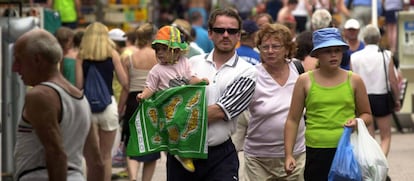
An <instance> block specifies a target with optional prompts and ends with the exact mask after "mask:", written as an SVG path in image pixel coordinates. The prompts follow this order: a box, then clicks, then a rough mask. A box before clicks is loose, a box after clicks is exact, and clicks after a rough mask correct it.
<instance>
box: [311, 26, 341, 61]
mask: <svg viewBox="0 0 414 181" xmlns="http://www.w3.org/2000/svg"><path fill="white" fill-rule="evenodd" d="M312 41H313V49H312V51H311V53H310V55H311V56H314V54H315V51H316V50H318V49H321V48H327V47H333V46H342V47H344V48H345V49H348V48H349V46H348V44H346V43H345V42H344V41H343V39H342V36H341V33H340V32H339V30H338V29H337V28H322V29H319V30H316V31H314V32H313V37H312Z"/></svg>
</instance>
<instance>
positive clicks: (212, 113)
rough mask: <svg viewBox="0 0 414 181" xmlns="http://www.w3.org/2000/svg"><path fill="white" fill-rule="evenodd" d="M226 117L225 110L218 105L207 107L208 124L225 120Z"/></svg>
mask: <svg viewBox="0 0 414 181" xmlns="http://www.w3.org/2000/svg"><path fill="white" fill-rule="evenodd" d="M225 117H226V114H224V111H223V109H221V107H220V106H218V105H217V104H213V105H210V106H208V107H207V119H208V123H214V122H217V120H223V119H224V118H225Z"/></svg>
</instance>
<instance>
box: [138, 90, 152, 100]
mask: <svg viewBox="0 0 414 181" xmlns="http://www.w3.org/2000/svg"><path fill="white" fill-rule="evenodd" d="M153 94H154V92H152V91H151V90H150V89H148V87H145V88H144V91H142V93H140V94H138V95H137V100H138V101H141V100H142V99H148V98H149V97H151V96H152V95H153Z"/></svg>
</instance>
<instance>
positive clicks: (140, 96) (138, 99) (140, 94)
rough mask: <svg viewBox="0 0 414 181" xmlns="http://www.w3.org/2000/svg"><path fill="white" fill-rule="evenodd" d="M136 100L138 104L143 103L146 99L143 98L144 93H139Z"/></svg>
mask: <svg viewBox="0 0 414 181" xmlns="http://www.w3.org/2000/svg"><path fill="white" fill-rule="evenodd" d="M136 99H137V101H138V102H141V100H142V99H144V98H143V96H142V93H139V94H138V95H137V98H136Z"/></svg>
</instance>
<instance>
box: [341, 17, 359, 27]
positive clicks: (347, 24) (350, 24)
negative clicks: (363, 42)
mask: <svg viewBox="0 0 414 181" xmlns="http://www.w3.org/2000/svg"><path fill="white" fill-rule="evenodd" d="M360 27H361V25H360V24H359V22H358V20H356V19H349V20H347V21H346V22H345V25H344V28H345V29H359V28H360Z"/></svg>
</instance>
